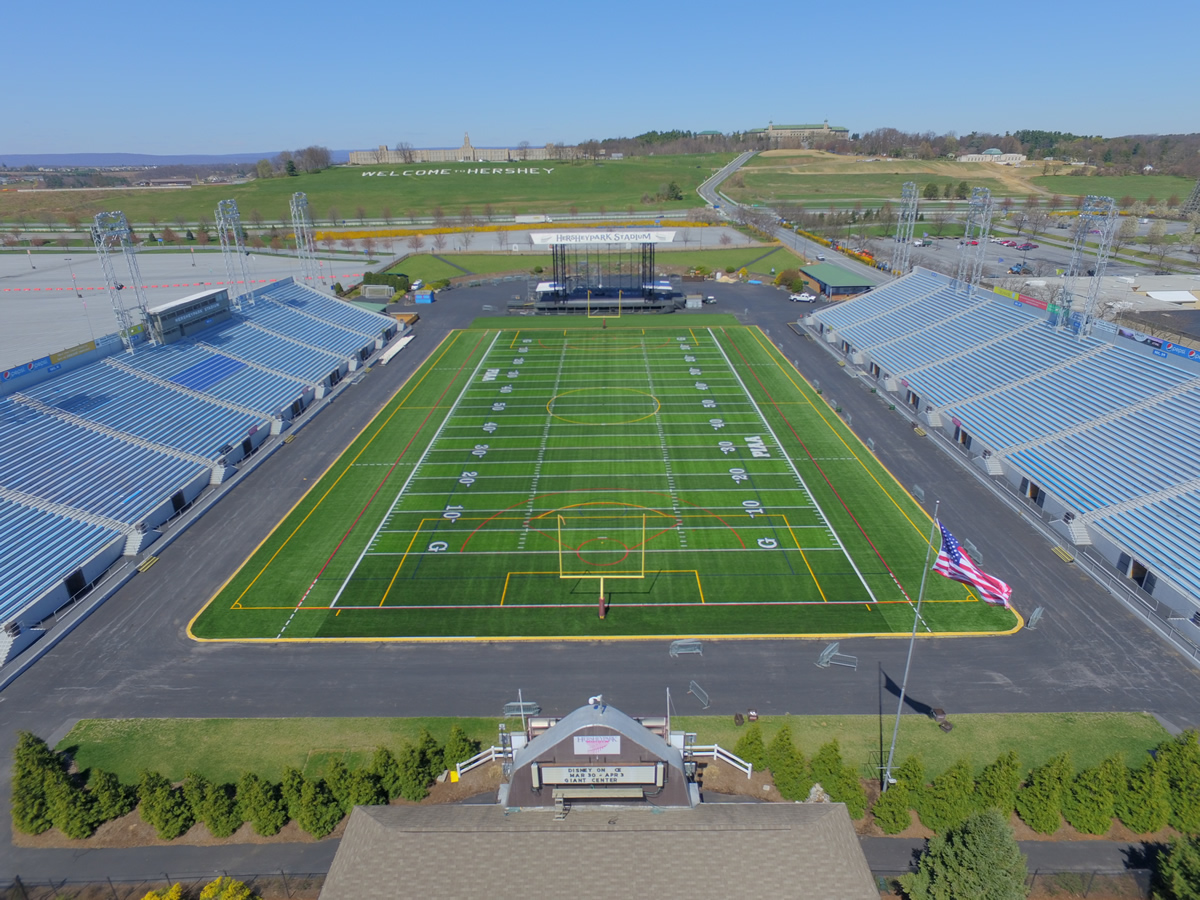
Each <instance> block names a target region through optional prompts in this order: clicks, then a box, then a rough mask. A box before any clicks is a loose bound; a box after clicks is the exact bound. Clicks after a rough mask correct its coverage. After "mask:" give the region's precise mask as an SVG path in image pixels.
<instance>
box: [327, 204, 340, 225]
mask: <svg viewBox="0 0 1200 900" xmlns="http://www.w3.org/2000/svg"><path fill="white" fill-rule="evenodd" d="M339 215H340V213H339V212H338V208H337V207H336V206H331V207H329V221H330V222H332V223H333V224H334V225H336V224H337V222H338V216H339Z"/></svg>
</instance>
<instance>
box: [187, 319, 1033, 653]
mask: <svg viewBox="0 0 1200 900" xmlns="http://www.w3.org/2000/svg"><path fill="white" fill-rule="evenodd" d="M543 321H544V320H543ZM646 321H649V322H650V323H651V324H649V325H643V324H642V323H643V322H646ZM722 322H728V323H729V324H713V323H722ZM733 322H734V320H733V319H732V317H714V316H707V317H702V316H683V315H678V316H672V317H671V318H670V320H669V324H668V323H664V321H663V320H662V319H660V318H654V319H649V320H647V319H641V320H640V321H639V322H636V323H632V322H631V319H630V318H628V317H627V318H625V319H622V320H617V321H611V322H610V327H607V328H605V329H600V328H597V327H594V326H595V325H596V324H597V323H595V322H586V323H581V324H586V326H592V327H578V328H570V327H569V328H567V329H563V328H561V327H559V328H553V327H547V326H546V325H545V324H543V322H538V323H535V325H538V326H541V327H533V328H516V327H513V328H507V327H506V328H502V329H497V328H479V329H471V330H462V331H456V332H453V333H451V334H450V335H449V336H448V337H447V338H446V340H445V341H444V342H443V343H442V344H441V345H440V346H439V347H438V348H437V349H436V350H435V351H434V352H433V353H432V354H431V355H430V356H429V358H428V359H426V360H425V362H424V363H423V364H422V365H421V367H420V368H419V369H418V370H417V372H416V373H415V374H414V375H413V376H412V377H411V378H410V379H409V381H408V382H407V383H406V384H405V385H404V386H403V387H402V388H401V389H400V390H399V391H398V392H397V393H396V394H395V396H394V397H393V398H392V400H391V401H390V402H389V403H388V404H387V406H386V407H385V408H384V409H383V410H382V411H381V412H380V414H379V415H378V416H377V417H376V418H375V419H374V420H373V421H372V422H371V423H370V425H368V426H367V428H366V429H364V430H363V432H362V433H361V434H360V435H359V436H358V437H357V438H356V439H355V440H354V441H353V443H352V444H351V445H350V447H349V448H348V449H347V450H346V452H345V453H344V454H343V455H342V457H341V458H339V459H338V460H337V461H336V462H335V463H334V464H333V465H332V466H331V467H330V468H329V470H328V471H327V472H326V473H325V474H324V476H323V477H322V478H321V479H320V481H319V482H318V483H317V484H316V485H315V486H314V487H313V488H312V490H311V491H309V493H308V494H307V495H306V496H305V497H304V498H303V499H302V500H301V501H300V502H299V503H298V504H297V505H296V507H295V508H294V509H293V510H292V511H291V512H290V513H289V515H288V516H287V517H286V518H285V519H284V520H283V521H282V522H281V523H280V524H279V525H278V526H277V527H276V529H275V530H274V531H273V532H272V534H271V535H270V536H269V537H268V538H267V539H266V540H265V541H264V542H263V543H262V544H261V545H260V546H259V547H258V548H257V549H256V550H255V551H254V552H253V553H252V554H251V555H250V557H249V559H247V561H246V562H245V564H244V565H243V566H242V567H241V569H240V570H239V571H238V572H236V573H235V574H234V575H233V576H232V577H231V578H230V579H229V580H228V582H226V584H225V585H224V586H223V587H222V589H221V590H220V591H219V592H218V594H217V595H216V596H215V597H213V598H212V600H211V601H210V602H209V603H208V604H207V605H206V607H205V608H204V609H203V610H201V612H200V613H199V614H198V615H197V616H196V618H195V619H194V620H193V621H192V623H191V625H190V626H189V633H190V634H191V635H192V636H193V637H195V638H197V639H201V640H314V639H316V640H321V639H363V640H379V639H381V638H382V639H426V640H428V639H459V638H485V639H489V640H494V639H503V638H513V639H530V638H533V639H536V638H589V639H594V638H606V637H607V638H637V637H672V638H674V637H683V636H688V637H691V636H696V637H712V636H742V637H784V636H795V637H801V636H803V637H810V636H825V635H829V636H848V635H858V634H881V635H890V634H903V635H907V634H908V633H909V631H910V630H911V628H912V622H913V603H915V601H916V598H917V595H918V591H919V588H920V582H921V574H922V568H923V563H924V561H925V548H926V541H927V540H928V538H929V534H930V524H931V523H930V521H929V518H928V516H927V515H926V514H925V513H924V512H923V511H922V510H921V508H920V507H919V506H918V505H917V503H916V502H915V501H914V500H913V499H912V498H911V497H910V496H909V495H908V494H907V493H906V492H905V491H904V489H903V488H901V487H900V486H899V485H898V484H897V483H896V482H895V480H894V479H893V478H892V477H891V476H890V475H889V474H888V472H887V470H886V469H884V468H883V467H882V466H881V465H880V464H879V463H878V461H877V460H876V459H875V458H874V457H873V456H872V455H871V454H870V453H869V452H868V451H867V450H866V448H865V447H864V446H863V445H862V444H861V443H859V441H858V439H857V438H856V437H854V435H853V434H852V433H851V432H850V431H849V430H848V429H847V428H845V426H844V425H843V423H842V422H841V420H840V419H839V418H838V416H837V415H836V414H835V413H834V412H833V411H832V410H831V409H830V408H829V406H828V405H827V404H826V403H825V402H824V400H823V399H822V398H821V397H820V396H819V395H818V394H817V393H816V392H815V391H814V390H813V389H812V387H811V386H810V385H809V384H807V383H806V382H805V381H804V380H803V379H802V378H801V377H800V376H799V375H798V374H797V372H796V370H795V369H794V368H793V367H792V366H791V365H790V364H789V363H788V361H787V360H786V359H783V358H782V357H781V356H780V353H779V351H778V350H777V349H776V348H775V347H774V346H772V344H771V343H770V341H769V340H768V339H766V338H765V337H764V335H763V334H762V333H761V332H760V331H759V330H758V329H756V328H747V327H742V326H737V325H734V324H732V323H733ZM699 323H705V324H699ZM505 324H507V320H506V322H505ZM514 324H515V323H514ZM302 442H303V435H301V436H300V437H299V439H298V440H297V441H296V442H295V444H293V448H294V449H290V450H289V451H288V452H295V451H296V450H300V451H301V452H302V448H303V443H302ZM947 524H948V526H949V527H950V528H951V530H954V525H955V523H953V522H948V523H947ZM998 574H1001V576H1003V572H1000V573H998ZM602 577H603V581H602V580H601V578H602ZM601 590H603V592H604V598H605V603H606V605H607V614H606V617H605V618H604V619H603V620H601V619H600V617H599V606H600V602H599V601H600V596H601ZM921 614H922V619H923V622H922V624H921V626H920V628H919V631H920V633H922V634H928V635H933V634H963V633H1002V632H1009V631H1012V630H1015V629H1016V628H1017V627H1019V625H1020V619H1019V617H1018V616H1017V615H1015V614H1014V613H1013V612H1011V611H1008V610H1004V609H997V608H994V607H991V606H988V605H986V604H984V603H982V602H981V601H980V600H978V598H977V597H976V596H975V595H974V594H973V593H972V592H971V591H969V590H968V589H967V588H966V587H965V586H963V585H961V584H958V583H956V582H952V581H948V580H946V579H943V578H941V577H939V576H936V575H932V576H931V577H930V579H929V581H928V583H927V587H926V592H925V604H924V605H923V606H922V610H921Z"/></svg>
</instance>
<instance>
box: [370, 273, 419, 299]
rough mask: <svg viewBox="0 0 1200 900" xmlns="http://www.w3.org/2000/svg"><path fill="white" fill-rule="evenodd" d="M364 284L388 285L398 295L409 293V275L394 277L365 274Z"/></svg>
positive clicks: (391, 275)
mask: <svg viewBox="0 0 1200 900" xmlns="http://www.w3.org/2000/svg"><path fill="white" fill-rule="evenodd" d="M362 283H363V284H386V285H387V286H388V287H390V288H391V289H392V290H393V291H395V292H396V293H397V294H405V293H408V288H409V281H408V276H407V275H393V274H390V273H384V272H363V280H362Z"/></svg>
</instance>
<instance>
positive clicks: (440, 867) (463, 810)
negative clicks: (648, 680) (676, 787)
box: [321, 803, 879, 900]
mask: <svg viewBox="0 0 1200 900" xmlns="http://www.w3.org/2000/svg"><path fill="white" fill-rule="evenodd" d="M514 866H516V867H517V868H516V869H514ZM521 872H525V873H526V875H527V876H531V877H534V878H536V879H537V880H538V881H540V882H541V884H542V887H541V888H540V889H535V893H537V894H538V895H546V896H549V895H554V896H559V895H571V894H576V893H599V894H602V895H603V896H605V897H608V898H614V900H617V898H626V897H629V898H634V897H636V898H644V897H656V898H675V897H678V898H687V900H709V898H712V900H729V898H730V897H742V896H747V895H753V896H756V897H805V898H808V897H811V898H820V900H878V898H879V891H878V890H877V889H876V887H875V883H874V880H873V879H872V877H871V871H870V868H869V867H868V866H867V860H866V857H865V856H864V855H863V852H862V849H861V847H860V846H859V843H858V837H857V836H856V835H855V833H854V826H853V825H852V824H851V822H850V817H849V815H847V813H846V807H845V806H844V805H843V804H840V803H719V804H712V805H707V804H702V805H701V806H699V807H696V808H695V809H687V808H677V809H668V810H662V809H649V808H646V807H639V808H632V809H630V808H624V809H614V808H608V809H600V808H593V809H588V808H580V809H574V810H572V811H571V814H570V815H569V816H567V818H565V819H562V820H556V819H555V817H554V813H553V812H552V811H551V810H548V809H533V810H521V811H509V810H506V809H505V808H504V807H501V806H490V805H489V806H473V805H446V806H359V807H356V808H355V809H354V811H353V812H352V813H351V814H350V821H349V823H348V824H347V826H346V832H345V835H344V836H343V837H342V842H341V845H340V846H339V847H338V851H337V855H336V856H335V857H334V859H333V865H332V866H331V867H330V870H329V875H328V877H327V878H326V879H325V885H324V887H323V888H322V889H321V900H375V898H378V900H385V898H386V900H394V898H396V897H420V898H423V900H425V898H439V897H446V898H461V897H487V896H491V895H493V894H495V892H496V890H497V885H498V884H502V883H503V882H504V879H505V878H508V877H510V876H512V875H513V874H517V875H518V877H520V873H521ZM539 872H540V873H541V875H538V874H537V873H539Z"/></svg>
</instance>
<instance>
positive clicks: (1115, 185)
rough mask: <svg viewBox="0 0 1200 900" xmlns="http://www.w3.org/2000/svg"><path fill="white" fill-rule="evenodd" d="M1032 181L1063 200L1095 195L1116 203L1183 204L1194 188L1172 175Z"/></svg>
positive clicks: (1064, 177) (1052, 177) (1044, 177)
mask: <svg viewBox="0 0 1200 900" xmlns="http://www.w3.org/2000/svg"><path fill="white" fill-rule="evenodd" d="M1032 181H1033V183H1034V184H1035V185H1037V186H1038V187H1040V188H1041V189H1042V190H1045V191H1051V192H1053V193H1055V194H1062V195H1064V196H1071V197H1077V196H1083V195H1085V194H1097V195H1099V196H1101V197H1112V198H1114V199H1116V200H1120V199H1121V198H1122V197H1132V198H1133V199H1134V200H1146V199H1148V198H1150V197H1154V198H1156V199H1157V200H1159V201H1163V200H1166V199H1167V198H1168V197H1170V196H1171V195H1175V196H1176V197H1178V198H1179V199H1180V201H1186V200H1187V198H1188V197H1190V196H1191V193H1192V188H1193V187H1194V186H1195V184H1196V182H1194V181H1193V180H1191V179H1190V178H1179V177H1177V176H1174V175H1038V176H1035V177H1034V178H1033V179H1032Z"/></svg>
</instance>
